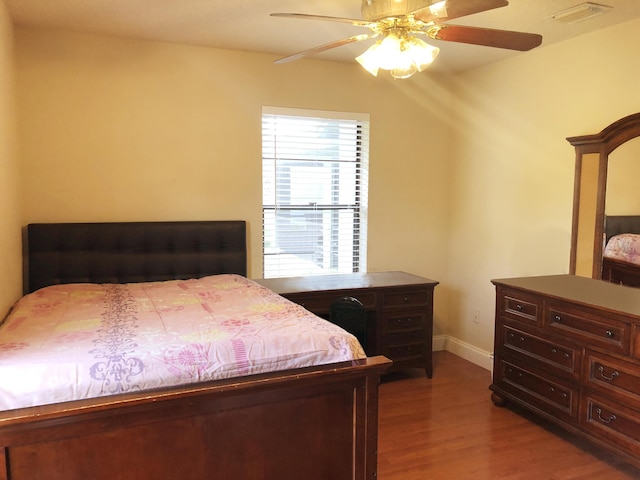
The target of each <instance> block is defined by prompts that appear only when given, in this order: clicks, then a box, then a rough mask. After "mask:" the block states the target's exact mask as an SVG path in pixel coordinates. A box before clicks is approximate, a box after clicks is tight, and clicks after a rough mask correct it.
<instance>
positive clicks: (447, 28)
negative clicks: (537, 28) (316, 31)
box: [271, 0, 542, 78]
mask: <svg viewBox="0 0 640 480" xmlns="http://www.w3.org/2000/svg"><path fill="white" fill-rule="evenodd" d="M507 5H509V2H508V1H507V0H441V1H437V2H434V1H433V0H431V1H430V0H362V9H361V11H362V16H363V20H357V19H352V18H342V17H330V16H324V15H308V14H304V13H272V14H271V16H274V17H289V18H299V19H306V20H325V21H330V22H341V23H349V24H351V25H355V26H357V27H365V28H368V29H369V30H370V32H369V33H363V34H359V35H354V36H351V37H348V38H344V39H342V40H337V41H334V42H331V43H327V44H325V45H320V46H317V47H313V48H310V49H308V50H304V51H302V52H298V53H295V54H293V55H289V56H287V57H284V58H281V59H279V60H276V62H275V63H286V62H291V61H293V60H298V59H300V58H304V57H308V56H310V55H314V54H316V53H320V52H324V51H325V50H329V49H331V48H336V47H340V46H342V45H347V44H349V43H354V42H360V41H363V40H367V39H371V38H375V37H382V39H381V40H379V41H378V42H377V43H375V44H374V45H372V46H371V47H370V48H369V49H368V50H367V51H366V52H364V53H363V54H362V55H360V56H359V57H357V58H356V61H358V62H359V63H360V64H361V65H362V66H363V67H364V68H365V69H367V70H368V71H369V72H370V73H371V74H372V75H374V76H377V74H378V71H379V70H380V69H383V70H389V72H390V73H391V75H392V76H393V77H394V78H407V77H410V76H411V75H413V74H414V73H416V72H421V71H423V70H424V69H425V68H427V67H428V66H429V65H430V64H431V63H432V62H433V60H435V58H436V56H437V55H438V52H439V49H438V48H437V47H434V46H432V45H429V44H427V43H426V42H424V41H423V40H422V39H420V38H417V36H418V35H423V36H425V37H427V38H430V39H433V40H443V41H447V42H457V43H468V44H474V45H483V46H488V47H496V48H505V49H510V50H520V51H526V50H531V49H532V48H535V47H537V46H539V45H540V44H541V43H542V36H541V35H538V34H534V33H525V32H514V31H510V30H495V29H490V28H481V27H468V26H462V25H451V24H446V23H443V22H445V21H448V20H452V19H455V18H460V17H464V16H467V15H472V14H474V13H480V12H484V11H487V10H493V9H495V8H499V7H506V6H507Z"/></svg>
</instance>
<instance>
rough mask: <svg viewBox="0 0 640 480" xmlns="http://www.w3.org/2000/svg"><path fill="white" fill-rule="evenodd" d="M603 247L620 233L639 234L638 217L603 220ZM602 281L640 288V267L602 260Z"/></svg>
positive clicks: (618, 261)
mask: <svg viewBox="0 0 640 480" xmlns="http://www.w3.org/2000/svg"><path fill="white" fill-rule="evenodd" d="M604 233H605V245H606V244H607V242H608V241H609V239H610V238H611V237H613V236H614V235H619V234H621V233H636V234H640V215H613V216H611V215H610V216H606V217H605V220H604ZM602 280H605V281H607V282H611V283H617V284H620V285H626V286H628V287H640V265H634V264H632V263H628V262H622V261H620V260H616V259H613V258H606V257H603V258H602Z"/></svg>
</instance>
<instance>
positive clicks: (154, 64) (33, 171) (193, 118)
mask: <svg viewBox="0 0 640 480" xmlns="http://www.w3.org/2000/svg"><path fill="white" fill-rule="evenodd" d="M16 52H17V55H16V56H17V78H18V97H17V98H18V111H19V125H20V144H21V165H22V167H23V171H24V175H23V189H24V196H23V203H24V211H25V218H26V221H27V222H56V221H128V220H187V219H246V220H248V222H249V229H250V249H251V251H250V255H251V262H250V266H249V268H250V271H249V274H250V276H252V277H259V276H261V260H260V258H261V248H260V242H261V138H260V136H261V132H260V129H261V121H260V115H261V107H262V106H263V105H272V106H285V107H298V108H310V109H325V110H337V111H354V112H368V113H370V118H371V146H370V184H369V254H368V268H369V270H370V271H382V270H390V269H393V270H405V271H409V272H412V273H415V274H418V275H423V276H427V277H430V278H434V279H437V280H442V279H443V278H444V277H445V274H446V263H447V258H446V255H443V252H445V251H446V248H447V246H446V240H447V221H448V211H447V199H448V198H449V197H450V194H449V179H450V172H449V169H450V162H449V161H448V158H449V157H450V152H449V145H450V144H451V141H450V138H449V134H450V127H449V122H448V121H447V117H448V112H450V111H451V105H452V99H451V98H450V96H449V95H448V94H447V91H446V90H445V89H443V88H442V87H441V86H440V84H439V83H438V82H437V80H434V79H433V77H432V76H428V75H421V76H416V77H415V78H414V79H412V81H408V82H407V81H403V82H400V81H392V80H384V79H376V78H374V77H372V76H370V75H369V74H368V73H367V72H365V71H364V70H363V69H362V68H361V67H359V66H358V65H357V64H356V63H355V62H354V63H353V64H344V63H332V62H322V61H315V60H307V61H299V62H294V63H291V64H287V65H274V64H273V63H272V62H273V60H274V59H275V57H272V56H268V55H262V54H253V53H246V52H236V51H224V50H216V49H209V48H198V47H192V46H181V45H173V44H163V43H157V42H146V41H134V40H124V39H115V38H107V37H100V36H91V35H81V34H72V33H62V32H57V31H45V30H34V29H25V28H16ZM443 294H444V293H443ZM437 295H440V294H439V293H437ZM447 304H448V302H447V301H446V299H445V298H444V297H442V298H437V304H436V319H437V320H436V322H437V324H438V326H437V327H436V332H437V331H439V330H440V331H441V330H443V329H444V327H443V326H442V325H441V323H442V322H443V321H444V319H445V318H446V317H447V315H446V311H445V309H446V305H447Z"/></svg>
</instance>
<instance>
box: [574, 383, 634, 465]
mask: <svg viewBox="0 0 640 480" xmlns="http://www.w3.org/2000/svg"><path fill="white" fill-rule="evenodd" d="M581 412H582V413H581V414H580V423H581V426H582V428H583V429H584V430H585V431H586V432H588V433H590V434H592V435H594V436H596V437H598V438H601V439H603V438H606V440H607V443H609V444H611V443H615V444H616V445H618V446H619V447H622V448H623V449H624V450H626V451H627V452H630V453H632V454H633V455H635V456H638V455H640V412H638V411H636V410H632V409H630V408H628V407H626V406H623V405H620V404H617V403H615V402H612V401H610V400H605V399H604V398H600V397H598V396H596V395H593V396H591V395H584V398H583V400H582V409H581Z"/></svg>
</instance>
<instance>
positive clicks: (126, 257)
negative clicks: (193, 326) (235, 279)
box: [24, 220, 247, 293]
mask: <svg viewBox="0 0 640 480" xmlns="http://www.w3.org/2000/svg"><path fill="white" fill-rule="evenodd" d="M246 237H247V235H246V222H244V221H241V220H230V221H189V222H119V223H33V224H30V225H27V227H26V232H25V249H24V251H25V286H24V290H25V293H29V292H33V291H34V290H37V289H39V288H42V287H45V286H48V285H55V284H60V283H84V282H90V283H135V282H145V281H161V280H175V279H187V278H199V277H204V276H207V275H214V274H220V273H236V274H240V275H244V276H246V275H247V243H246Z"/></svg>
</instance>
